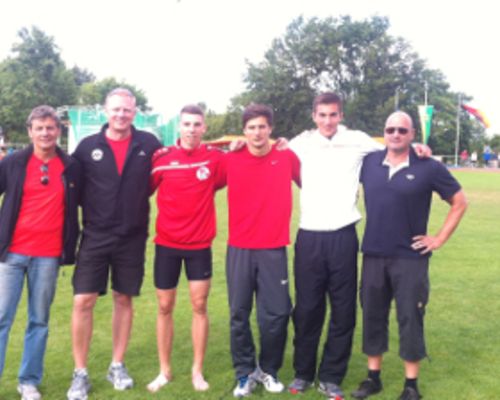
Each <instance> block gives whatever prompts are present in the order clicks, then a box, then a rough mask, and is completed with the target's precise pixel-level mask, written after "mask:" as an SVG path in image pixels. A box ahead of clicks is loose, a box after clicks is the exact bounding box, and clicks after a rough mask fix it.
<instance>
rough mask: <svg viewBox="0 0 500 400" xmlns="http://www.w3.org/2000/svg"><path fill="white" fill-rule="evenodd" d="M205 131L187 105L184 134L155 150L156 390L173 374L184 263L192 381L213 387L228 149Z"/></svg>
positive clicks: (152, 387) (202, 120)
mask: <svg viewBox="0 0 500 400" xmlns="http://www.w3.org/2000/svg"><path fill="white" fill-rule="evenodd" d="M205 131H206V125H205V116H204V113H203V110H202V109H201V108H200V107H199V106H196V105H188V106H185V107H184V108H183V109H182V110H181V115H180V139H179V140H178V142H177V144H176V145H174V146H170V147H164V148H161V149H159V150H157V151H156V153H155V154H154V155H153V169H152V172H151V187H152V190H153V191H154V190H156V189H158V193H157V204H158V217H157V220H156V237H155V243H156V254H155V269H154V280H155V286H156V294H157V297H158V316H157V322H156V332H157V341H158V358H159V361H160V374H159V375H158V376H157V377H156V378H155V379H154V380H153V381H152V382H151V383H150V384H149V385H148V390H149V391H151V392H157V391H158V390H160V389H161V388H162V387H163V386H165V385H166V384H167V383H168V382H169V381H170V379H171V378H172V375H171V365H170V356H171V353H172V341H173V336H174V324H173V318H172V314H173V311H174V307H175V298H176V294H177V289H176V288H177V284H178V282H179V275H180V272H181V267H182V263H184V265H185V268H186V275H187V278H188V280H189V293H190V297H191V304H192V309H193V323H192V338H193V353H194V357H193V366H192V371H191V373H192V383H193V387H194V389H195V390H197V391H205V390H207V389H208V388H209V385H208V383H207V382H206V381H205V379H204V377H203V359H204V357H205V349H206V346H207V338H208V315H207V299H208V293H209V290H210V278H211V276H212V253H211V247H210V246H211V245H212V240H213V239H214V237H215V205H214V194H215V190H216V189H217V181H218V178H217V176H218V174H219V172H220V162H221V159H222V157H223V153H222V152H221V151H220V150H218V149H216V148H214V147H212V146H208V145H205V144H202V143H201V139H202V137H203V134H204V133H205Z"/></svg>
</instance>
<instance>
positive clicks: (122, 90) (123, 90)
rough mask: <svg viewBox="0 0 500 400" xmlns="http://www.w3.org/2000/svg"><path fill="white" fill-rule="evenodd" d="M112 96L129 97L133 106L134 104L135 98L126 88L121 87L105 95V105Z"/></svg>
mask: <svg viewBox="0 0 500 400" xmlns="http://www.w3.org/2000/svg"><path fill="white" fill-rule="evenodd" d="M112 96H125V97H130V98H131V99H133V100H134V104H135V103H136V98H135V96H134V94H133V93H132V92H131V91H130V90H129V89H127V88H123V87H118V88H115V89H113V90H111V91H110V92H109V93H108V94H107V95H106V100H105V103H107V102H108V99H109V98H110V97H112Z"/></svg>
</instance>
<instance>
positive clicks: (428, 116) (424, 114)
mask: <svg viewBox="0 0 500 400" xmlns="http://www.w3.org/2000/svg"><path fill="white" fill-rule="evenodd" d="M433 111H434V106H418V115H419V117H420V128H421V129H422V143H423V144H427V142H428V141H429V137H430V136H431V125H432V112H433Z"/></svg>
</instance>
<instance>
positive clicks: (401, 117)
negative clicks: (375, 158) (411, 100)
mask: <svg viewBox="0 0 500 400" xmlns="http://www.w3.org/2000/svg"><path fill="white" fill-rule="evenodd" d="M414 137H415V129H414V128H413V121H412V119H411V117H410V115H409V114H407V113H405V112H403V111H396V112H394V113H392V114H391V115H389V117H388V118H387V121H385V128H384V141H385V145H386V146H387V151H388V153H389V154H407V153H408V152H409V150H410V144H411V142H412V140H413V139H414Z"/></svg>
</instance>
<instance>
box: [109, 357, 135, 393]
mask: <svg viewBox="0 0 500 400" xmlns="http://www.w3.org/2000/svg"><path fill="white" fill-rule="evenodd" d="M107 379H108V381H110V382H111V383H112V384H113V387H114V388H115V390H127V389H131V388H132V387H133V386H134V380H133V379H132V377H131V376H130V375H129V374H128V371H127V368H125V364H123V363H117V364H113V363H111V365H110V366H109V369H108V376H107Z"/></svg>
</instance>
